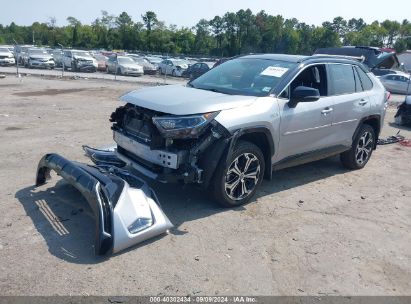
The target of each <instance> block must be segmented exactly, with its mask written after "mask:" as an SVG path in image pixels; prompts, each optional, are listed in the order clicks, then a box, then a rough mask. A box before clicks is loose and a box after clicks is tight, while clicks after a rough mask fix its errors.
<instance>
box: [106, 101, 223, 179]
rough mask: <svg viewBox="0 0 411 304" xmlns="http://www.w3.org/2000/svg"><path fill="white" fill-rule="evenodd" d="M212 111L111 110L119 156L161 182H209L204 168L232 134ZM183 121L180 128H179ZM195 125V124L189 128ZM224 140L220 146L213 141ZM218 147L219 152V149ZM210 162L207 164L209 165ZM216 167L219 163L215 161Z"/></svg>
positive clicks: (130, 106)
mask: <svg viewBox="0 0 411 304" xmlns="http://www.w3.org/2000/svg"><path fill="white" fill-rule="evenodd" d="M216 114H218V112H215V113H209V114H202V115H192V116H185V117H181V118H180V117H175V116H170V115H168V114H165V113H161V112H156V111H153V110H148V109H145V108H141V107H138V106H136V105H132V104H126V105H125V106H121V107H119V108H117V109H116V111H115V112H113V113H112V115H111V118H110V121H111V122H113V126H112V130H113V138H114V141H115V142H116V143H117V156H118V157H119V159H121V160H122V161H124V162H125V163H126V164H127V165H129V166H130V167H134V168H135V169H137V170H138V171H139V172H141V173H143V174H144V175H146V176H148V177H150V178H153V179H156V180H158V181H160V182H169V181H182V182H186V183H193V182H194V183H199V184H202V183H204V182H205V183H207V181H208V179H209V178H210V176H209V174H207V175H205V169H204V168H205V167H208V168H209V165H210V164H209V163H207V162H209V161H212V158H213V155H214V154H216V153H217V154H218V155H216V156H217V157H216V158H215V159H220V157H219V156H221V154H222V152H223V150H224V149H225V148H226V145H227V143H226V142H224V141H225V140H226V139H227V138H230V137H231V134H230V133H229V132H228V131H227V130H226V129H225V128H224V127H222V126H221V125H220V124H218V123H217V122H216V121H215V120H213V118H214V117H215V116H216ZM176 124H180V125H181V127H180V128H176V126H175V125H176ZM191 125H193V126H194V127H190V126H191ZM218 140H221V145H220V148H216V147H218V146H219V145H215V144H213V145H212V148H210V147H211V144H212V143H214V142H216V141H218ZM216 149H217V150H218V151H216ZM206 163H207V164H206ZM212 166H214V168H215V166H216V164H212Z"/></svg>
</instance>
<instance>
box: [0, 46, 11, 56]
mask: <svg viewBox="0 0 411 304" xmlns="http://www.w3.org/2000/svg"><path fill="white" fill-rule="evenodd" d="M0 47H4V48H7V49H8V50H9V51H10V52H12V53H13V56H14V45H0Z"/></svg>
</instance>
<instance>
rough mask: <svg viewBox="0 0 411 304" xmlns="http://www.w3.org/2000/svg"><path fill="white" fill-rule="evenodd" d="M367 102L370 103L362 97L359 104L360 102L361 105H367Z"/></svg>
mask: <svg viewBox="0 0 411 304" xmlns="http://www.w3.org/2000/svg"><path fill="white" fill-rule="evenodd" d="M367 103H368V100H365V99H361V100H360V102H359V103H358V104H359V105H360V106H365V105H366V104H367Z"/></svg>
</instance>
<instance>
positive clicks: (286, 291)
mask: <svg viewBox="0 0 411 304" xmlns="http://www.w3.org/2000/svg"><path fill="white" fill-rule="evenodd" d="M137 87H138V85H136V84H132V83H121V82H118V83H115V82H109V81H104V80H93V81H92V80H71V81H70V80H42V79H40V78H25V79H23V80H22V82H21V83H20V81H19V80H18V79H16V78H15V77H7V78H5V79H0V93H1V101H0V129H1V132H0V142H1V143H2V145H1V152H0V153H1V154H0V155H1V158H0V185H1V187H0V199H1V201H0V202H1V203H0V213H1V214H3V215H2V216H1V217H0V257H1V258H0V294H3V295H54V294H59V295H118V294H125V295H162V294H174V295H236V294H247V295H307V294H309V295H326V294H328V295H411V280H410V278H411V204H410V197H411V184H410V177H411V162H410V157H411V148H407V147H403V146H401V145H399V144H393V145H389V146H382V147H379V148H378V149H377V151H375V154H374V155H373V157H372V159H371V161H370V162H369V164H368V165H367V167H366V168H365V169H363V170H360V171H354V172H350V171H346V170H345V169H343V168H342V167H341V165H340V163H339V160H338V158H330V159H326V160H322V161H318V162H315V163H312V164H308V165H303V166H299V167H296V168H291V169H286V170H283V171H280V172H277V173H275V174H274V180H273V181H271V182H264V184H263V186H262V188H261V190H260V191H259V193H258V198H257V199H255V201H253V202H252V203H250V204H249V205H247V206H245V207H242V208H237V209H232V210H229V209H221V208H220V207H218V206H217V205H216V204H215V203H214V202H213V201H210V200H209V199H208V198H207V196H206V195H204V193H202V192H199V191H197V190H196V189H194V188H191V187H182V186H175V185H173V186H167V185H158V184H152V186H153V187H154V188H155V189H156V190H157V193H158V195H159V198H160V201H161V202H162V204H163V208H164V210H165V213H166V214H167V215H168V216H169V218H170V220H171V221H172V222H173V223H174V224H175V226H176V228H175V229H173V230H172V231H171V232H170V234H168V235H163V236H161V237H158V238H156V239H154V240H152V241H149V242H146V243H144V244H142V245H139V246H137V247H134V248H131V249H129V250H127V251H126V252H123V253H121V254H118V255H116V256H113V257H111V258H109V259H102V258H95V257H94V256H93V248H92V243H93V233H94V232H93V229H94V226H93V220H92V218H90V212H89V209H88V207H87V205H86V203H85V201H84V200H83V199H82V197H81V196H80V195H79V194H78V193H77V192H76V190H74V189H73V188H72V187H70V186H69V185H67V184H65V183H64V182H61V181H59V179H58V178H55V179H54V180H55V181H59V182H57V184H56V185H55V184H53V183H50V184H48V185H46V186H44V187H41V188H39V189H34V188H33V182H34V174H35V170H36V167H37V162H38V160H39V159H40V158H41V157H42V155H43V154H44V153H46V152H58V153H61V154H62V155H64V156H66V157H67V158H69V159H73V160H80V161H86V158H85V157H84V156H83V153H82V150H81V145H82V144H89V145H94V146H101V145H105V144H107V143H110V142H111V131H110V123H109V121H108V117H109V115H110V113H111V112H112V111H113V109H114V108H115V107H116V106H118V105H119V102H118V101H117V98H118V96H120V95H121V94H123V93H124V92H126V91H129V90H132V89H135V88H137ZM394 111H395V109H394V107H391V108H389V110H388V113H387V117H386V125H385V126H384V129H383V136H387V135H392V134H394V133H396V132H397V129H396V128H395V127H394V126H391V125H390V123H391V122H392V121H393V115H394ZM401 134H403V135H404V136H406V137H407V138H411V131H410V129H408V130H407V129H403V130H401Z"/></svg>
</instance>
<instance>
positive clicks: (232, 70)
mask: <svg viewBox="0 0 411 304" xmlns="http://www.w3.org/2000/svg"><path fill="white" fill-rule="evenodd" d="M296 65H297V64H296V63H294V62H288V61H280V60H271V59H257V58H238V59H233V60H229V61H227V62H225V63H223V64H221V65H219V66H217V67H216V68H214V69H212V70H210V71H208V72H207V73H205V74H203V75H202V76H200V77H199V78H197V79H196V80H194V81H192V82H191V83H190V85H191V86H192V87H194V88H197V89H203V90H210V91H215V92H220V93H225V94H232V95H248V96H267V95H268V94H270V92H271V91H272V89H274V88H275V87H276V86H277V85H278V83H279V82H280V80H281V79H282V78H283V77H284V76H285V75H286V74H287V72H288V71H289V70H290V69H292V68H294V67H295V66H296Z"/></svg>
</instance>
